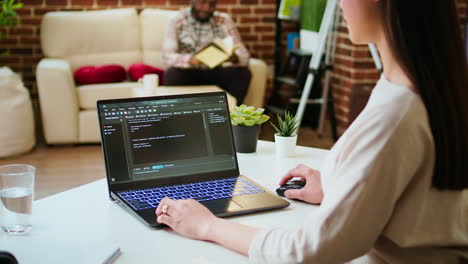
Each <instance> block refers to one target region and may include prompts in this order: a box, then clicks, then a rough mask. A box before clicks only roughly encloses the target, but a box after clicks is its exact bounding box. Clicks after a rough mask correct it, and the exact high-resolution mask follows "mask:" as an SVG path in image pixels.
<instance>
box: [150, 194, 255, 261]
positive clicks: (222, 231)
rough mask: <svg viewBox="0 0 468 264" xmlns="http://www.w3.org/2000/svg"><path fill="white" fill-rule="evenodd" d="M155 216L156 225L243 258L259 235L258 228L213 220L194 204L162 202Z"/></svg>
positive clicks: (211, 216) (203, 209) (166, 200)
mask: <svg viewBox="0 0 468 264" xmlns="http://www.w3.org/2000/svg"><path fill="white" fill-rule="evenodd" d="M164 207H165V208H166V209H165V211H166V212H165V213H163V208H164ZM156 215H157V221H158V223H161V224H166V225H168V226H169V227H170V228H172V229H173V230H174V231H175V232H177V233H179V234H181V235H183V236H186V237H189V238H192V239H198V240H206V241H212V242H215V243H218V244H220V245H222V246H223V247H226V248H228V249H231V250H233V251H236V252H239V253H241V254H244V255H247V253H248V251H249V247H250V242H251V241H252V239H253V237H254V236H255V234H256V233H257V232H258V229H257V228H254V227H249V226H246V225H243V224H239V223H236V222H232V221H229V220H226V219H222V218H218V217H216V216H215V215H213V213H211V211H210V210H208V208H206V207H205V206H203V205H202V204H200V203H199V202H197V201H195V200H177V201H175V200H172V199H170V198H164V199H163V200H162V201H161V203H160V204H159V206H158V208H156Z"/></svg>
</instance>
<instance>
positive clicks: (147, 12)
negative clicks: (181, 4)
mask: <svg viewBox="0 0 468 264" xmlns="http://www.w3.org/2000/svg"><path fill="white" fill-rule="evenodd" d="M177 13H178V11H174V10H163V9H156V8H145V9H144V10H143V11H141V13H140V24H141V44H142V48H143V62H144V63H145V64H149V65H154V66H156V67H159V68H164V65H163V63H162V59H161V54H162V53H161V49H162V44H163V40H164V37H165V35H166V30H167V25H168V22H169V20H170V19H171V18H172V17H173V16H175V15H176V14H177Z"/></svg>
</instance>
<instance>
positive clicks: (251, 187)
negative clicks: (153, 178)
mask: <svg viewBox="0 0 468 264" xmlns="http://www.w3.org/2000/svg"><path fill="white" fill-rule="evenodd" d="M261 192H265V191H264V190H262V189H260V188H259V187H257V186H256V185H255V184H252V183H250V182H247V181H245V180H243V179H240V178H230V179H223V180H215V181H208V182H198V183H190V184H182V185H173V186H165V187H158V188H150V189H142V190H132V191H124V192H118V193H117V194H118V195H119V196H120V197H121V198H122V199H124V200H126V201H127V202H128V203H129V204H130V205H131V206H132V207H133V208H134V209H135V210H143V209H149V208H156V207H157V206H158V205H159V203H160V202H161V200H162V199H163V198H164V197H169V198H172V199H174V200H183V199H195V200H197V201H199V202H201V201H209V200H216V199H221V198H229V197H233V196H238V195H246V194H253V193H261Z"/></svg>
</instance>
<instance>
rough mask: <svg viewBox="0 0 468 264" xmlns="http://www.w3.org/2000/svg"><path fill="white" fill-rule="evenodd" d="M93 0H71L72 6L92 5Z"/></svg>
mask: <svg viewBox="0 0 468 264" xmlns="http://www.w3.org/2000/svg"><path fill="white" fill-rule="evenodd" d="M93 4H94V0H71V5H72V6H92V5H93Z"/></svg>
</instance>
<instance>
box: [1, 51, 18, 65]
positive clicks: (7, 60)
mask: <svg viewBox="0 0 468 264" xmlns="http://www.w3.org/2000/svg"><path fill="white" fill-rule="evenodd" d="M20 62H21V59H20V57H18V56H11V55H8V54H7V55H4V56H1V57H0V64H2V65H4V64H19V63H20Z"/></svg>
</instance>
